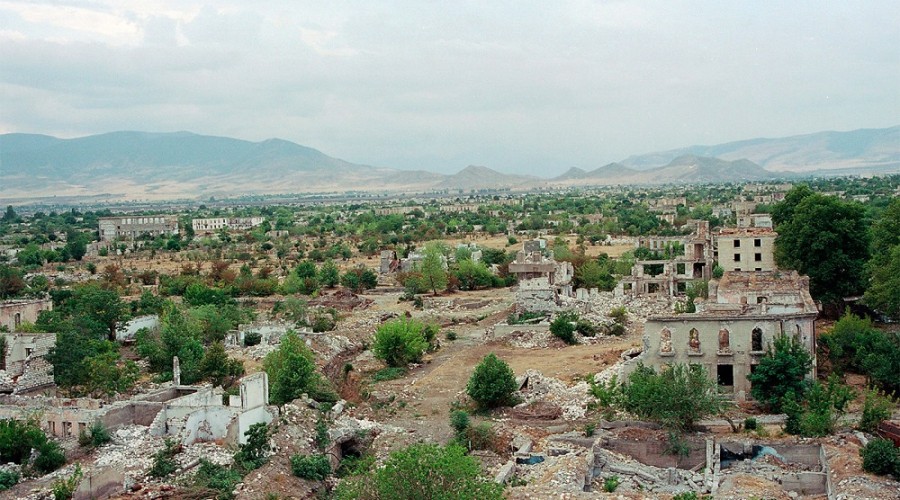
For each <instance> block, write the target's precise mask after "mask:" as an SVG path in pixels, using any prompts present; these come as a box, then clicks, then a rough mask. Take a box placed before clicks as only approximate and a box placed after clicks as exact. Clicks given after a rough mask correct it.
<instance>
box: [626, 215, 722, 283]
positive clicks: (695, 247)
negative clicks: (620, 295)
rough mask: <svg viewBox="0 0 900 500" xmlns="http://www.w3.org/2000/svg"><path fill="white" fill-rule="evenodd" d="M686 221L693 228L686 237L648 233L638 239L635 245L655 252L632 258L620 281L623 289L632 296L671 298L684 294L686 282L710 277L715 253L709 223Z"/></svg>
mask: <svg viewBox="0 0 900 500" xmlns="http://www.w3.org/2000/svg"><path fill="white" fill-rule="evenodd" d="M690 223H691V224H694V226H695V230H694V232H693V233H691V234H690V235H688V236H649V237H642V238H640V239H639V240H638V247H644V248H646V249H648V250H650V251H651V252H653V253H654V254H656V255H654V257H653V258H650V259H641V260H637V261H635V263H634V266H633V267H632V270H631V276H626V277H625V278H623V280H622V287H623V292H625V293H626V294H630V295H631V296H635V297H636V296H646V295H659V296H664V297H674V296H676V295H679V294H682V293H684V292H685V291H686V289H687V284H688V283H689V282H691V281H694V280H708V279H709V278H710V277H712V268H713V265H714V264H715V252H714V248H713V237H712V234H711V232H710V229H709V222H708V221H705V220H697V221H690ZM682 249H683V250H682Z"/></svg>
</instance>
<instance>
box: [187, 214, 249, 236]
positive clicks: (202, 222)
mask: <svg viewBox="0 0 900 500" xmlns="http://www.w3.org/2000/svg"><path fill="white" fill-rule="evenodd" d="M265 220H266V219H265V217H213V218H207V219H193V220H192V221H191V228H193V230H194V232H195V233H201V234H203V233H205V234H209V233H214V232H216V231H221V230H223V229H224V230H226V231H228V230H230V231H247V230H249V229H253V228H254V227H256V226H260V225H262V223H263V222H265Z"/></svg>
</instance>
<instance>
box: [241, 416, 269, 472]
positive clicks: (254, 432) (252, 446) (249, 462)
mask: <svg viewBox="0 0 900 500" xmlns="http://www.w3.org/2000/svg"><path fill="white" fill-rule="evenodd" d="M244 435H245V436H246V437H247V442H246V443H244V444H242V445H240V447H239V448H238V452H237V453H235V454H234V463H235V464H237V465H239V466H240V467H241V468H242V469H244V470H247V471H250V470H254V469H258V468H259V467H261V466H262V465H263V464H264V463H266V453H267V452H268V451H269V427H268V425H266V424H265V423H263V422H260V423H257V424H253V425H251V426H250V428H249V429H247V432H245V433H244Z"/></svg>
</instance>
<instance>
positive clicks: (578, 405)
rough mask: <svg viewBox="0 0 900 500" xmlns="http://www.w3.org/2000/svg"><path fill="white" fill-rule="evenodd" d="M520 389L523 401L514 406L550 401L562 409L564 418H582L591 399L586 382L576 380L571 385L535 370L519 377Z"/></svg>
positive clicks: (526, 405)
mask: <svg viewBox="0 0 900 500" xmlns="http://www.w3.org/2000/svg"><path fill="white" fill-rule="evenodd" d="M520 378H521V379H522V384H521V387H522V390H521V391H520V394H521V395H522V396H523V397H524V399H525V401H524V402H523V403H522V404H520V405H518V406H516V409H518V408H520V407H521V408H522V409H524V408H526V407H528V406H529V405H531V404H533V403H535V402H542V403H552V404H554V405H556V406H558V407H559V408H561V410H562V417H563V418H564V419H565V420H576V419H579V418H583V417H584V415H585V413H586V412H587V406H588V403H589V402H590V401H591V400H592V399H593V398H592V396H591V395H590V386H589V385H588V383H587V382H584V381H582V382H578V383H577V384H575V385H573V386H572V387H568V386H566V384H565V383H564V382H562V381H561V380H559V379H556V378H553V377H546V376H544V374H542V373H541V372H539V371H537V370H533V369H532V370H528V371H526V372H525V374H524V375H523V376H522V377H520Z"/></svg>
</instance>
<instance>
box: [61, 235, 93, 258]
mask: <svg viewBox="0 0 900 500" xmlns="http://www.w3.org/2000/svg"><path fill="white" fill-rule="evenodd" d="M89 242H90V237H88V235H87V234H85V233H82V232H80V231H70V232H69V234H68V236H67V237H66V246H65V248H66V250H67V251H68V252H69V256H70V257H72V258H73V259H75V260H81V258H82V257H84V254H86V253H87V244H88V243H89Z"/></svg>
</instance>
